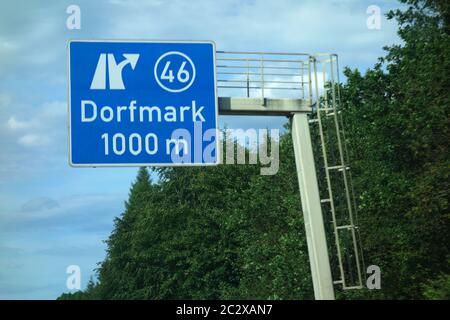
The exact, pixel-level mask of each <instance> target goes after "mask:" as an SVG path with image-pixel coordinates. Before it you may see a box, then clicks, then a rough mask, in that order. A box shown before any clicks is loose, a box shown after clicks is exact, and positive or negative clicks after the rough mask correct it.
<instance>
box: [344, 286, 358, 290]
mask: <svg viewBox="0 0 450 320" xmlns="http://www.w3.org/2000/svg"><path fill="white" fill-rule="evenodd" d="M362 288H363V286H352V287H345V286H344V287H342V289H344V290H356V289H362Z"/></svg>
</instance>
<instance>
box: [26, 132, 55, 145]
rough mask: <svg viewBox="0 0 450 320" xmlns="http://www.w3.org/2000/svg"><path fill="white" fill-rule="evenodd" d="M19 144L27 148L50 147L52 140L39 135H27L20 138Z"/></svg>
mask: <svg viewBox="0 0 450 320" xmlns="http://www.w3.org/2000/svg"><path fill="white" fill-rule="evenodd" d="M19 143H20V144H21V145H23V146H25V147H41V146H46V145H48V144H49V143H50V139H49V137H47V136H42V135H39V134H26V135H24V136H22V137H20V138H19Z"/></svg>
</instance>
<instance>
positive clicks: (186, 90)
mask: <svg viewBox="0 0 450 320" xmlns="http://www.w3.org/2000/svg"><path fill="white" fill-rule="evenodd" d="M217 115H218V107H217V89H216V71H215V45H214V43H213V42H207V41H184V42H183V41H180V42H169V41H90V40H72V41H70V42H69V163H70V164H71V165H72V166H76V167H78V166H144V165H149V166H150V165H162V166H172V165H208V164H216V163H218V159H219V155H218V151H219V149H218V137H219V135H218V133H217V117H218V116H217Z"/></svg>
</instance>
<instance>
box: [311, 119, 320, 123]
mask: <svg viewBox="0 0 450 320" xmlns="http://www.w3.org/2000/svg"><path fill="white" fill-rule="evenodd" d="M316 122H319V119H310V120H309V123H316Z"/></svg>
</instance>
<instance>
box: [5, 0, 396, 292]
mask: <svg viewBox="0 0 450 320" xmlns="http://www.w3.org/2000/svg"><path fill="white" fill-rule="evenodd" d="M70 5H77V6H79V8H80V10H81V29H79V30H69V29H68V28H67V26H66V20H67V18H68V17H69V14H67V13H66V9H67V7H68V6H70ZM371 5H376V6H378V7H379V8H380V9H381V14H382V15H383V14H385V13H387V12H388V10H389V9H392V8H397V7H398V6H399V5H398V4H397V3H396V2H395V1H392V0H378V1H377V0H370V1H366V0H340V1H338V0H267V1H264V0H259V1H257V0H253V1H250V0H221V1H211V0H173V1H162V0H130V1H125V0H101V1H81V0H79V1H73V0H72V1H50V0H47V1H38V0H31V1H30V0H28V1H24V0H15V1H6V0H1V1H0V150H1V152H0V299H55V298H56V297H57V296H58V295H59V294H61V293H62V292H69V291H70V290H69V289H68V288H67V287H66V280H67V277H68V276H69V275H68V274H67V273H66V269H67V267H68V266H70V265H77V266H79V267H80V270H81V281H82V287H84V286H85V284H86V283H87V281H88V280H89V277H90V276H93V275H94V274H95V272H94V269H95V268H96V267H97V263H98V262H100V261H102V259H103V258H104V256H105V243H104V240H105V239H107V237H108V236H109V234H110V232H111V230H112V228H113V218H114V217H115V216H119V215H120V214H121V213H122V212H123V209H124V201H125V200H126V199H127V196H128V191H129V187H130V184H131V182H132V181H133V179H134V178H135V175H136V172H137V169H136V168H95V169H94V168H71V167H70V166H69V165H68V143H67V141H68V132H67V131H68V130H67V41H68V40H69V39H170V40H213V41H215V43H216V46H217V50H227V51H266V52H270V51H273V52H280V51H281V52H306V53H311V54H313V53H317V52H328V53H337V54H338V55H339V59H340V65H341V66H347V67H350V68H358V69H360V70H362V71H364V70H366V69H367V68H370V67H372V66H373V65H374V63H376V60H377V58H378V57H380V56H382V55H383V50H382V47H383V46H386V45H392V44H395V43H399V42H400V41H399V39H398V36H397V34H396V29H397V25H396V23H395V22H394V21H388V20H386V18H385V17H384V16H382V17H381V26H380V28H379V29H369V28H368V27H367V24H366V21H367V19H368V18H369V16H370V13H367V9H368V7H369V6H371ZM219 95H220V91H219ZM285 121H286V119H285V118H274V117H231V116H220V118H219V122H220V126H221V127H224V126H225V125H226V126H227V127H228V128H243V129H246V128H250V127H253V128H281V127H282V125H283V123H284V122H285Z"/></svg>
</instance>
